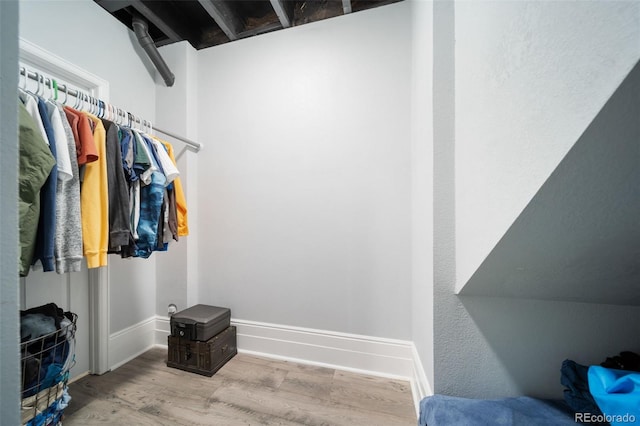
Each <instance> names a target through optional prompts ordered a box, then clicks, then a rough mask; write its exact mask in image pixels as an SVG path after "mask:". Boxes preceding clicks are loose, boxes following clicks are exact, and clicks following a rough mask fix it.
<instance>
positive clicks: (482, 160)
mask: <svg viewBox="0 0 640 426" xmlns="http://www.w3.org/2000/svg"><path fill="white" fill-rule="evenodd" d="M455 15H456V16H455V19H456V22H455V37H456V47H455V49H456V58H455V59H456V71H455V72H456V81H455V87H456V89H455V93H456V95H455V96H456V151H455V154H456V176H455V179H456V200H455V202H456V265H457V269H456V272H457V277H456V289H457V290H460V289H461V288H462V287H464V285H465V284H466V283H467V282H468V280H469V278H470V277H471V275H472V274H473V273H474V272H475V271H476V269H477V268H478V267H479V266H480V264H481V262H482V261H483V260H484V259H485V258H486V256H487V255H488V254H489V252H490V251H491V249H493V247H494V246H495V245H496V243H497V242H498V240H499V239H500V238H501V237H502V236H503V235H504V233H505V232H506V231H507V229H508V228H509V226H510V225H511V224H512V223H513V222H514V220H515V219H516V218H517V217H518V215H519V214H520V213H521V212H522V210H523V209H524V208H525V206H526V205H527V203H529V201H530V200H531V199H532V197H533V196H534V194H535V193H536V192H537V191H538V189H539V188H540V186H541V185H542V184H543V183H544V182H545V180H546V179H547V178H548V177H549V175H550V174H551V172H552V171H553V170H554V169H555V168H556V166H557V165H558V163H560V161H561V160H562V158H563V157H564V156H565V154H566V153H567V152H568V151H569V149H570V148H571V147H572V146H573V144H574V143H575V142H576V141H577V140H578V138H579V137H580V135H581V134H582V132H583V131H584V130H585V129H586V127H587V126H588V125H589V123H590V122H591V120H592V119H593V118H594V117H595V115H596V114H597V112H598V111H599V110H600V108H602V106H603V105H604V103H605V102H606V100H607V99H608V98H609V96H611V94H612V93H613V91H614V90H615V89H616V88H617V87H618V85H619V84H620V82H621V81H622V80H623V78H624V77H625V76H626V75H627V74H628V73H629V71H630V70H631V68H632V67H633V65H635V63H636V62H637V60H638V58H640V3H638V2H541V1H524V2H504V1H498V2H489V1H482V2H468V1H462V2H456V7H455Z"/></svg>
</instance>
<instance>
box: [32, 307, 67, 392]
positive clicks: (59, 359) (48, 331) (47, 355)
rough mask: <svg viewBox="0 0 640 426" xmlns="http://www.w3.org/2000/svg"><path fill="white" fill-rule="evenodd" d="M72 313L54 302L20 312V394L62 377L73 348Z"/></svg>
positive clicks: (57, 381) (55, 381) (44, 385)
mask: <svg viewBox="0 0 640 426" xmlns="http://www.w3.org/2000/svg"><path fill="white" fill-rule="evenodd" d="M74 316H75V314H71V313H69V312H67V313H64V312H63V310H62V309H60V308H58V306H56V304H55V303H49V304H46V305H42V306H38V307H36V308H31V309H29V310H26V311H21V312H20V335H21V341H22V343H21V352H22V362H21V367H22V390H23V393H22V397H23V398H26V397H29V396H32V395H35V394H37V393H38V392H40V391H42V390H43V389H47V388H50V387H51V386H53V385H55V384H56V383H59V382H61V381H63V380H65V379H66V377H67V374H66V373H67V371H68V370H69V368H70V367H71V365H72V362H71V361H72V358H73V351H74V349H75V348H74V340H75V339H74V333H75V320H74Z"/></svg>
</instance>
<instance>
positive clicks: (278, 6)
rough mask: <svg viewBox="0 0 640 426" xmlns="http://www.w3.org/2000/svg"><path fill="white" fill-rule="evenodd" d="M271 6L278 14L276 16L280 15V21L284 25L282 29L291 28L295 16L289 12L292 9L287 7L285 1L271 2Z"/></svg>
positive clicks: (274, 0)
mask: <svg viewBox="0 0 640 426" xmlns="http://www.w3.org/2000/svg"><path fill="white" fill-rule="evenodd" d="M289 4H291V3H289ZM271 6H272V7H273V10H274V11H275V12H276V15H278V19H279V20H280V23H281V24H282V28H289V27H290V26H291V21H292V18H293V14H292V13H291V12H289V9H290V8H289V7H287V4H285V2H284V0H271Z"/></svg>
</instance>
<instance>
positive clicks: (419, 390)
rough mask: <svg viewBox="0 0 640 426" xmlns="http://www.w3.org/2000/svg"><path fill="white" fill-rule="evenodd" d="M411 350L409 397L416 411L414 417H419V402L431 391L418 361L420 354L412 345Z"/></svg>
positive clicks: (431, 392)
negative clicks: (411, 365) (411, 371)
mask: <svg viewBox="0 0 640 426" xmlns="http://www.w3.org/2000/svg"><path fill="white" fill-rule="evenodd" d="M411 347H412V348H411V350H412V354H413V357H412V358H413V376H412V378H411V395H412V396H413V405H414V407H415V409H416V416H417V417H419V416H420V401H421V400H422V398H424V397H425V396H431V395H433V390H432V389H431V385H430V384H429V380H428V379H427V374H426V373H425V371H424V367H423V366H422V361H420V354H419V353H418V350H417V349H416V346H415V345H414V344H413V343H412V344H411Z"/></svg>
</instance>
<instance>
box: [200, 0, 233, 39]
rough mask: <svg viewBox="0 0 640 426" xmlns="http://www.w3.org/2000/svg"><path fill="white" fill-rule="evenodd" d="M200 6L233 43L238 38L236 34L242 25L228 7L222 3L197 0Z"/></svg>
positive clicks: (211, 0)
mask: <svg viewBox="0 0 640 426" xmlns="http://www.w3.org/2000/svg"><path fill="white" fill-rule="evenodd" d="M198 2H199V3H200V5H202V7H203V8H204V10H206V11H207V13H208V14H209V15H210V16H211V17H212V18H213V20H214V21H216V24H218V26H219V27H220V29H221V30H222V31H223V32H224V33H225V34H226V35H227V37H229V40H231V41H233V40H236V39H237V38H238V33H240V30H241V29H242V27H243V25H242V22H240V19H239V18H238V17H237V16H236V15H235V14H234V13H233V11H232V10H231V8H230V7H229V5H227V4H226V3H225V2H224V1H215V0H198Z"/></svg>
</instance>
